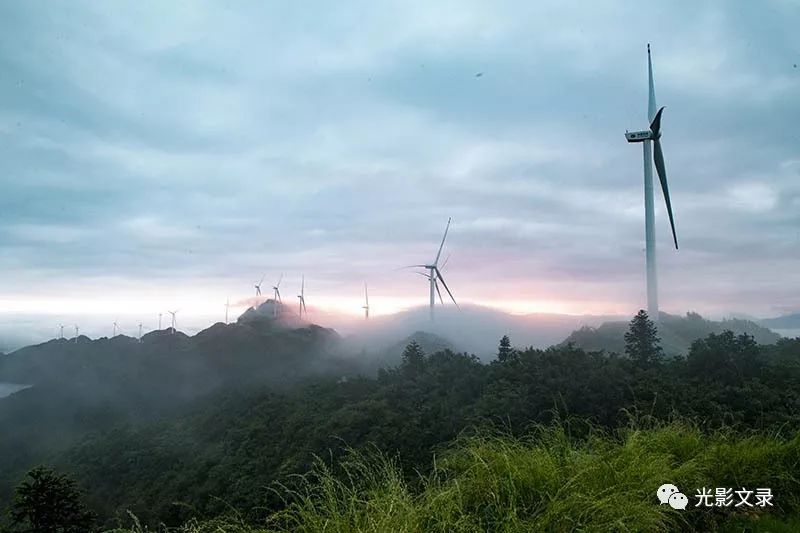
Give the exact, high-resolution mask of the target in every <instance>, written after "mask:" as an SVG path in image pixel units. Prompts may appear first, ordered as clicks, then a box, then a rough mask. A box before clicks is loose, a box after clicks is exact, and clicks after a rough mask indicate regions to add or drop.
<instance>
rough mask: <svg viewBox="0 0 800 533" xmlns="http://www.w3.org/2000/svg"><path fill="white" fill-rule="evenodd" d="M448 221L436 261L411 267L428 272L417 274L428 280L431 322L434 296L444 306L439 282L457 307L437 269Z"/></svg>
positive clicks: (434, 301)
mask: <svg viewBox="0 0 800 533" xmlns="http://www.w3.org/2000/svg"><path fill="white" fill-rule="evenodd" d="M450 221H451V219H450V218H448V219H447V227H446V228H445V230H444V237H442V243H441V244H440V245H439V251H438V252H437V253H436V259H434V260H433V263H430V264H427V265H412V267H420V268H425V269H427V270H428V273H427V274H424V273H422V272H419V274H422V275H423V276H425V277H426V278H428V281H429V283H430V311H431V320H433V314H434V313H433V308H434V306H435V305H436V297H435V295H436V294H438V295H439V301H441V302H442V305H444V300H443V299H442V292H441V291H440V290H439V282H440V281H441V282H442V286H443V287H444V290H446V291H447V294H448V295H449V296H450V299H451V300H453V303H454V304H456V307H458V303H457V302H456V299H455V298H454V297H453V293H452V292H450V288H449V287H448V286H447V283H446V282H445V281H444V277H443V276H442V272H441V270H440V269H439V257H441V255H442V248H444V241H445V239H447V232H448V231H449V230H450Z"/></svg>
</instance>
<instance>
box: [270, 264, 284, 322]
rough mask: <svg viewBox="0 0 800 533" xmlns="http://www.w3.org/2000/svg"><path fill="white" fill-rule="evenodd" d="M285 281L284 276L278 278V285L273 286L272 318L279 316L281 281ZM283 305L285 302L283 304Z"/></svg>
mask: <svg viewBox="0 0 800 533" xmlns="http://www.w3.org/2000/svg"><path fill="white" fill-rule="evenodd" d="M282 280H283V274H281V276H280V277H279V278H278V283H276V284H275V285H273V286H272V316H273V317H277V316H278V302H281V290H280V286H281V281H282ZM281 303H283V302H281Z"/></svg>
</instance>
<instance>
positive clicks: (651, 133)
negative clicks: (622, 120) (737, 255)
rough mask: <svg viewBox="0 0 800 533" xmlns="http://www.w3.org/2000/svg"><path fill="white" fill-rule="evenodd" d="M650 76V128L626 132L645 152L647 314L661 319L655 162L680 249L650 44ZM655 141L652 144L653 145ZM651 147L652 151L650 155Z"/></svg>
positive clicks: (627, 137) (652, 317) (670, 223)
mask: <svg viewBox="0 0 800 533" xmlns="http://www.w3.org/2000/svg"><path fill="white" fill-rule="evenodd" d="M647 75H648V85H649V95H648V101H647V118H648V121H649V122H650V129H649V130H643V131H634V132H625V138H626V139H627V140H628V142H629V143H642V150H643V153H644V233H645V256H646V262H647V314H648V315H649V317H650V320H653V321H656V322H657V321H658V318H659V312H658V278H657V276H656V234H655V209H654V206H653V163H655V167H656V173H658V180H659V182H661V191H662V193H663V194H664V202H665V203H666V205H667V215H668V216H669V225H670V227H671V228H672V240H673V241H674V243H675V249H676V250H677V249H678V237H677V235H676V233H675V219H674V217H673V216H672V202H671V201H670V198H669V187H668V185H667V170H666V168H665V167H664V153H663V152H662V151H661V113H662V112H663V111H664V108H663V107H662V108H661V109H659V110H658V111H656V91H655V87H654V86H653V62H652V60H651V59H650V45H649V44H648V45H647ZM651 143H652V146H651ZM651 149H652V154H651Z"/></svg>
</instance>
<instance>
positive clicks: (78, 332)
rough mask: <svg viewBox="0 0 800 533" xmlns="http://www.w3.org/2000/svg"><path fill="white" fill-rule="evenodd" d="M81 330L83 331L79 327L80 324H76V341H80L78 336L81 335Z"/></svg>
mask: <svg viewBox="0 0 800 533" xmlns="http://www.w3.org/2000/svg"><path fill="white" fill-rule="evenodd" d="M80 332H81V330H80V328H79V327H78V324H75V342H76V343H77V342H78V336H79V334H80Z"/></svg>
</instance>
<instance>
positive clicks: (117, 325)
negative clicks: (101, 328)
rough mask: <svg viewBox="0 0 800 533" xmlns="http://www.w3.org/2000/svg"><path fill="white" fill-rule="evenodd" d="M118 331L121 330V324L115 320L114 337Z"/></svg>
mask: <svg viewBox="0 0 800 533" xmlns="http://www.w3.org/2000/svg"><path fill="white" fill-rule="evenodd" d="M117 329H119V324H117V321H116V320H115V321H114V335H113V337H116V336H117Z"/></svg>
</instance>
